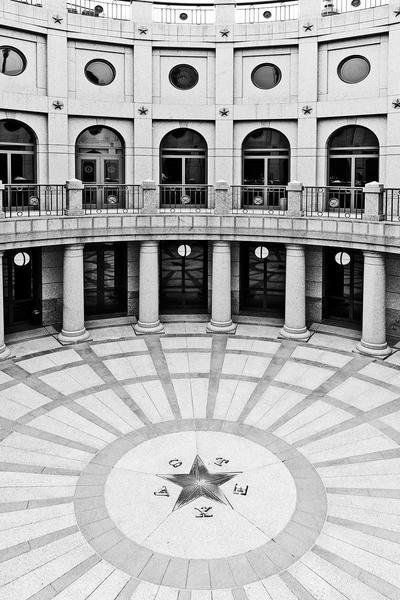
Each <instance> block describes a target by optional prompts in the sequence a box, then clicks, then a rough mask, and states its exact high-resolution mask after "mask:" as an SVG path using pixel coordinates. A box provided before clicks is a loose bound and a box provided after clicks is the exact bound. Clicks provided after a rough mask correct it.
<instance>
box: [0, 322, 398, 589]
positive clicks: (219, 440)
mask: <svg viewBox="0 0 400 600" xmlns="http://www.w3.org/2000/svg"><path fill="white" fill-rule="evenodd" d="M90 331H91V337H92V341H90V342H86V343H83V344H78V345H76V346H73V347H70V348H65V347H62V346H60V345H59V343H58V342H57V340H56V338H55V337H54V336H53V335H51V332H48V334H46V331H45V330H42V331H41V333H40V335H39V334H38V332H32V335H31V336H30V335H29V332H24V334H23V335H22V336H21V337H18V335H15V334H14V335H13V336H12V337H11V338H10V344H9V345H10V348H11V350H12V353H13V356H14V358H13V359H10V360H8V361H6V362H5V363H3V364H2V365H1V369H0V531H1V535H0V598H1V600H52V599H53V598H54V599H56V600H383V599H385V598H386V599H387V598H390V599H392V600H399V599H400V360H399V358H398V353H395V354H393V355H392V356H391V357H389V358H388V359H387V360H385V361H372V360H371V359H369V358H366V357H362V356H359V355H357V354H354V353H353V352H352V348H353V346H354V340H352V339H349V338H348V337H339V336H338V335H337V332H335V331H329V332H325V331H323V330H321V331H318V332H316V333H315V334H314V335H313V336H312V337H311V339H310V340H309V342H308V343H299V344H297V343H294V342H291V341H288V340H280V339H278V335H279V329H278V327H274V326H260V327H257V326H255V325H249V324H241V325H239V326H238V328H237V332H236V335H235V336H229V337H228V336H224V335H218V336H210V335H206V334H205V333H204V331H205V325H204V323H172V322H171V323H168V324H167V325H166V335H163V336H161V337H159V336H150V337H140V338H136V337H135V334H134V331H133V329H132V327H130V326H129V325H120V324H118V325H116V326H114V327H113V326H107V327H96V324H94V323H92V324H91V330H90ZM196 457H198V459H199V460H200V461H201V464H204V469H206V471H201V474H200V472H199V471H196V470H193V469H195V467H194V465H195V464H199V463H196V461H195V458H196ZM196 460H197V459H196ZM196 468H197V467H196ZM196 473H197V475H196ZM196 477H197V479H196ZM193 482H195V483H193ZM215 482H217V483H215ZM218 482H220V483H218ZM221 482H222V483H221ZM185 486H186V487H185ZM199 490H200V491H199ZM182 499H183V500H182ZM182 503H183V504H182Z"/></svg>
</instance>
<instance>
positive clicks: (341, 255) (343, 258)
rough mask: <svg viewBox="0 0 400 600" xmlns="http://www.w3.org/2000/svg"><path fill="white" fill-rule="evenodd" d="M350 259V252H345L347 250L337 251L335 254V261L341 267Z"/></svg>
mask: <svg viewBox="0 0 400 600" xmlns="http://www.w3.org/2000/svg"><path fill="white" fill-rule="evenodd" d="M350 260H351V258H350V254H347V252H337V253H336V254H335V261H336V262H337V264H338V265H342V267H344V266H346V265H348V264H349V263H350Z"/></svg>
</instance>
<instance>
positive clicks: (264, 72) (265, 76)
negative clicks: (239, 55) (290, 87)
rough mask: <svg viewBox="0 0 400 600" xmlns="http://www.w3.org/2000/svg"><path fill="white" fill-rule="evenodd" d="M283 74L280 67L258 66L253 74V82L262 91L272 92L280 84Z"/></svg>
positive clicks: (266, 64)
mask: <svg viewBox="0 0 400 600" xmlns="http://www.w3.org/2000/svg"><path fill="white" fill-rule="evenodd" d="M281 78H282V73H281V70H280V69H279V67H277V66H276V65H271V64H268V63H265V64H263V65H258V67H256V68H255V69H253V72H252V74H251V81H252V82H253V83H254V85H255V86H256V87H258V88H260V89H262V90H270V89H271V88H274V87H275V86H276V85H278V83H279V82H280V80H281Z"/></svg>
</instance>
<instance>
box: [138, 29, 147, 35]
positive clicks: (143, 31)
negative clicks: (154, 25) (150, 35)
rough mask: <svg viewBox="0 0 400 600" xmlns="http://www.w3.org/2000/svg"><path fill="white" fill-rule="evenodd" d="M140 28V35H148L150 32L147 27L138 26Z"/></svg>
mask: <svg viewBox="0 0 400 600" xmlns="http://www.w3.org/2000/svg"><path fill="white" fill-rule="evenodd" d="M138 30H139V33H140V35H146V33H147V32H148V29H147V27H138Z"/></svg>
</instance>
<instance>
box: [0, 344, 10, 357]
mask: <svg viewBox="0 0 400 600" xmlns="http://www.w3.org/2000/svg"><path fill="white" fill-rule="evenodd" d="M10 357H11V350H10V349H9V348H7V346H6V345H5V344H3V345H2V346H1V347H0V360H7V358H10Z"/></svg>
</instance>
